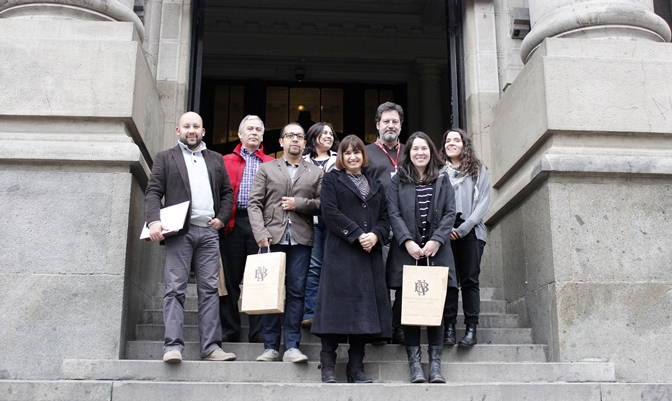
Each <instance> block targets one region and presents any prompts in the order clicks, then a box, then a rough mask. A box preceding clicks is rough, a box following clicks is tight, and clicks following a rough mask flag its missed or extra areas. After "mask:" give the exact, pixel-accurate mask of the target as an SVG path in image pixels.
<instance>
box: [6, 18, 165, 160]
mask: <svg viewBox="0 0 672 401" xmlns="http://www.w3.org/2000/svg"><path fill="white" fill-rule="evenodd" d="M0 22H2V23H4V20H3V21H0ZM61 22H62V21H61ZM32 24H34V25H35V26H40V24H38V23H36V22H35V21H32ZM129 24H130V23H127V24H120V25H117V24H116V23H95V22H90V23H86V24H84V25H83V26H81V27H80V26H79V24H74V26H75V27H77V28H78V29H80V30H81V29H84V28H87V27H92V28H95V29H93V31H94V35H93V39H92V38H87V39H82V38H79V39H77V36H76V35H75V33H73V32H80V31H78V30H77V29H74V28H73V26H71V25H69V24H67V23H62V25H58V24H52V26H51V27H52V28H56V27H61V28H62V29H61V30H60V31H61V32H64V34H63V35H62V37H63V38H62V39H48V38H42V37H40V36H39V35H37V36H35V37H32V36H31V35H26V36H25V37H24V38H16V39H12V40H9V39H4V40H2V39H0V58H1V59H3V60H7V62H6V63H4V64H3V66H2V68H0V79H1V80H2V81H3V82H5V85H4V89H5V90H3V91H2V92H1V93H0V115H4V116H7V117H10V116H34V117H46V116H49V117H52V118H54V117H56V118H66V117H69V118H72V117H79V118H83V119H96V118H98V119H101V118H118V119H121V120H122V121H124V123H125V124H126V129H127V130H128V134H129V135H130V136H132V137H133V139H134V140H135V142H136V143H138V145H139V146H140V145H141V144H144V146H145V147H146V148H147V149H148V150H149V152H150V153H151V152H153V151H154V152H155V151H156V149H157V141H158V138H157V136H158V133H159V132H160V131H159V130H158V127H160V126H161V125H162V124H163V121H162V120H163V115H162V112H161V109H160V104H159V99H158V95H157V93H156V89H155V87H154V78H153V77H152V74H151V71H150V69H149V65H148V64H147V62H146V60H145V58H144V52H143V51H142V48H141V46H140V44H139V43H138V42H136V41H134V40H132V38H131V35H130V33H131V32H132V29H131V28H132V24H130V25H129ZM48 25H49V24H48ZM9 26H10V27H12V28H15V29H18V28H26V27H27V26H32V25H25V26H24V25H22V24H19V25H17V26H14V25H11V24H10V25H9ZM106 28H109V32H110V35H111V36H110V37H109V38H103V37H102V34H103V33H104V32H105V29H106ZM39 32H40V30H39V29H38V33H39ZM96 32H98V34H97V35H98V36H96ZM120 32H121V33H124V35H121V33H120ZM56 37H58V35H56ZM63 54H76V55H77V57H63ZM27 93H30V94H31V96H27V95H26V94H27ZM100 123H101V124H103V125H104V124H105V122H100ZM141 147H142V146H141Z"/></svg>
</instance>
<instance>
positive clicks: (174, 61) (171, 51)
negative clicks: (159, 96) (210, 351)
mask: <svg viewBox="0 0 672 401" xmlns="http://www.w3.org/2000/svg"><path fill="white" fill-rule="evenodd" d="M179 56H180V45H179V43H175V42H166V41H162V42H160V43H159V62H158V68H157V72H156V80H157V81H177V79H178V74H177V72H178V64H179V61H180V60H179V58H180V57H179Z"/></svg>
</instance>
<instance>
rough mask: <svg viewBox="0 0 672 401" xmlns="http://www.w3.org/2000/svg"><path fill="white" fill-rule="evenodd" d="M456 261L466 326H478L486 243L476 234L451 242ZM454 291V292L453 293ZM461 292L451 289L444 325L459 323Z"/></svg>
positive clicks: (449, 290) (471, 232)
mask: <svg viewBox="0 0 672 401" xmlns="http://www.w3.org/2000/svg"><path fill="white" fill-rule="evenodd" d="M450 246H451V248H452V250H453V258H454V259H455V273H457V282H458V286H459V288H460V290H461V291H462V309H463V311H464V323H465V324H478V315H479V314H480V310H481V294H480V286H479V285H480V284H479V281H478V276H479V275H480V274H481V256H482V255H483V248H485V241H482V240H480V239H478V238H476V232H475V231H474V230H471V231H470V232H469V234H467V235H466V236H464V237H463V238H460V239H458V240H455V241H450ZM451 290H452V291H451ZM458 298H459V291H458V289H457V288H449V289H448V295H447V296H446V306H445V309H444V315H443V316H444V324H455V323H457V302H458Z"/></svg>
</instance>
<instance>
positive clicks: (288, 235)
mask: <svg viewBox="0 0 672 401" xmlns="http://www.w3.org/2000/svg"><path fill="white" fill-rule="evenodd" d="M280 145H281V146H282V148H283V149H284V155H283V156H282V157H281V158H279V159H276V160H273V161H270V162H267V163H264V164H262V165H261V166H260V167H259V170H258V171H257V175H256V176H255V177H254V183H253V184H252V190H251V191H250V200H249V202H248V208H247V212H248V216H249V218H250V225H251V226H252V232H253V234H254V238H255V240H256V241H257V243H258V244H259V247H260V248H266V247H267V246H269V245H270V248H271V252H285V254H286V255H287V261H286V276H285V297H286V299H285V313H284V322H282V326H283V328H282V332H283V333H284V339H285V353H284V355H283V356H282V360H283V361H284V362H306V361H308V357H306V356H305V355H304V354H303V353H302V352H301V351H300V350H299V343H300V342H301V319H302V317H303V299H304V292H305V288H306V277H307V275H308V267H309V265H310V253H311V250H312V246H313V215H315V214H317V213H319V211H320V189H321V187H322V175H323V173H322V169H320V168H318V167H316V166H315V165H313V164H312V163H309V162H307V161H305V160H303V158H302V157H301V156H302V154H303V149H304V147H305V146H306V138H305V134H304V132H303V128H301V126H300V125H299V124H298V123H290V124H288V125H286V126H285V127H284V128H283V129H282V131H281V132H280ZM280 316H281V315H280V314H272V315H263V316H262V333H263V336H264V353H263V354H262V355H261V356H259V357H258V358H257V361H263V362H270V361H277V360H280V333H281V321H280Z"/></svg>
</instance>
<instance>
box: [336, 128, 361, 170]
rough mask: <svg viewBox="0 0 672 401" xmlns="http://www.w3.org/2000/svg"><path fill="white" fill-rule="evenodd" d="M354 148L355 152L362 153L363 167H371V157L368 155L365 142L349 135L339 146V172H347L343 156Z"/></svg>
mask: <svg viewBox="0 0 672 401" xmlns="http://www.w3.org/2000/svg"><path fill="white" fill-rule="evenodd" d="M350 148H352V149H353V150H361V151H362V167H366V166H368V165H369V157H368V156H367V155H366V147H365V146H364V142H362V140H361V139H359V138H358V137H357V136H356V135H348V136H346V137H345V138H343V140H342V141H341V144H340V145H338V156H336V168H337V169H339V170H345V163H343V154H344V153H345V151H346V150H348V149H350Z"/></svg>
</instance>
